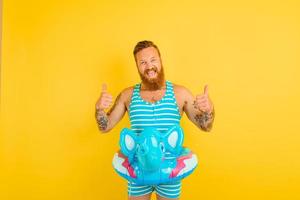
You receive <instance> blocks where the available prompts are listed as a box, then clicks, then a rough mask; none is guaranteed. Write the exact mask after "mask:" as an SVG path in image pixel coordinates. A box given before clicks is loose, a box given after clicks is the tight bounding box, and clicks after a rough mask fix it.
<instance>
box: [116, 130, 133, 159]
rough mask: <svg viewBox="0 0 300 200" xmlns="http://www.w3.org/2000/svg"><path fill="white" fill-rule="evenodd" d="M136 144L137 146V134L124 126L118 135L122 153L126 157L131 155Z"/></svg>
mask: <svg viewBox="0 0 300 200" xmlns="http://www.w3.org/2000/svg"><path fill="white" fill-rule="evenodd" d="M136 146H137V136H136V135H135V133H134V132H133V131H132V130H130V129H128V128H124V129H123V130H122V131H121V136H120V148H121V151H122V153H123V154H124V155H125V156H127V157H132V156H133V155H134V152H135V150H136Z"/></svg>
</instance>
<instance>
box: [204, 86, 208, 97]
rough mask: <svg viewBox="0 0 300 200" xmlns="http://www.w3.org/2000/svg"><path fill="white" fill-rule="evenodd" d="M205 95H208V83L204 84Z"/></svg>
mask: <svg viewBox="0 0 300 200" xmlns="http://www.w3.org/2000/svg"><path fill="white" fill-rule="evenodd" d="M204 95H205V96H208V85H205V86H204Z"/></svg>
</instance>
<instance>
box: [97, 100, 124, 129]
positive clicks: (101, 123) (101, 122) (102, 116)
mask: <svg viewBox="0 0 300 200" xmlns="http://www.w3.org/2000/svg"><path fill="white" fill-rule="evenodd" d="M119 99H120V94H119V95H118V97H117V98H116V101H115V103H114V105H113V107H111V109H110V110H109V111H108V112H107V114H106V113H105V111H104V110H97V109H96V112H95V117H96V120H97V124H98V127H99V129H100V130H101V131H105V130H106V129H107V127H108V116H109V115H110V114H111V113H112V111H113V110H114V109H115V107H116V105H117V104H118V103H119Z"/></svg>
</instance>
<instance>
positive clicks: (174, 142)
mask: <svg viewBox="0 0 300 200" xmlns="http://www.w3.org/2000/svg"><path fill="white" fill-rule="evenodd" d="M182 143H183V132H182V129H181V127H180V126H179V125H175V126H173V127H172V128H171V129H170V130H169V131H168V132H167V133H166V135H165V137H164V144H165V148H166V149H167V150H169V151H170V152H173V153H178V151H179V150H180V149H181V147H182Z"/></svg>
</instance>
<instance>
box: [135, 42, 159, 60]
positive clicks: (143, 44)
mask: <svg viewBox="0 0 300 200" xmlns="http://www.w3.org/2000/svg"><path fill="white" fill-rule="evenodd" d="M148 47H154V48H155V49H156V50H157V52H158V55H159V56H160V52H159V49H158V47H157V46H156V45H155V44H154V43H153V42H152V41H149V40H143V41H140V42H138V43H137V44H136V45H135V47H134V50H133V55H134V59H136V54H137V53H138V52H139V51H141V50H143V49H145V48H148Z"/></svg>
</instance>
